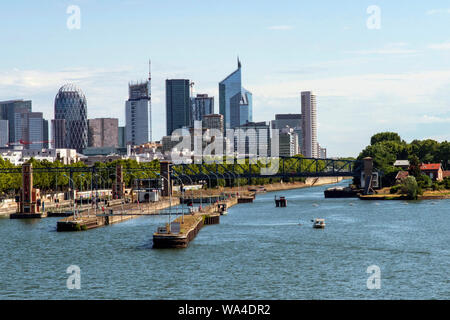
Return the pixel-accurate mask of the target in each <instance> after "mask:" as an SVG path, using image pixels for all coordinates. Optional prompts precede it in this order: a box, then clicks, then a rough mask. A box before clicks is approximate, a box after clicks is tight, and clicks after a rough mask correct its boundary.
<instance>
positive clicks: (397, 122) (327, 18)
mask: <svg viewBox="0 0 450 320" xmlns="http://www.w3.org/2000/svg"><path fill="white" fill-rule="evenodd" d="M74 4H76V5H79V6H80V8H81V13H82V22H81V29H80V30H68V29H67V27H66V19H67V17H68V15H67V14H66V9H67V6H68V5H69V3H64V2H62V3H61V2H60V3H58V2H55V1H49V2H47V3H46V4H37V3H36V4H35V3H30V4H29V5H28V7H29V9H30V10H27V11H26V12H25V11H23V10H20V7H21V6H20V5H19V4H15V3H11V4H4V5H3V6H5V10H2V13H0V18H1V19H0V21H1V22H0V25H1V26H2V28H4V29H14V30H15V34H16V36H17V37H19V38H20V39H21V41H19V42H14V43H15V45H14V47H13V48H11V49H10V50H6V51H4V52H2V53H1V54H0V57H1V58H2V59H0V100H1V101H5V100H14V99H26V100H32V101H33V105H34V110H35V111H39V112H43V113H44V118H45V119H52V109H53V106H52V104H53V101H52V100H53V98H54V95H55V93H56V91H57V90H58V88H59V87H60V86H62V85H63V84H65V83H72V82H73V83H75V84H77V85H78V86H79V87H81V88H82V89H83V91H84V92H85V94H86V96H87V99H88V101H89V111H88V118H98V117H106V116H113V117H117V118H119V119H120V124H121V125H124V123H125V121H124V120H125V115H124V112H123V101H125V100H126V98H127V87H126V86H127V83H128V82H129V81H130V80H134V79H140V78H141V79H145V78H146V71H144V70H145V69H146V64H145V61H147V59H148V58H149V57H151V58H152V60H153V61H154V63H153V66H154V67H153V69H154V70H153V74H154V77H153V110H154V112H153V118H154V119H153V123H154V124H155V128H154V134H153V140H157V139H160V137H162V136H163V135H164V132H165V125H164V123H163V121H162V120H163V119H164V118H163V117H164V110H165V99H164V96H165V88H164V80H165V79H168V78H189V79H193V80H194V81H195V82H196V88H195V89H196V90H198V93H207V94H209V95H210V96H213V97H215V98H216V99H218V88H217V83H218V82H219V81H220V80H221V79H223V77H224V75H227V74H229V71H230V70H233V68H234V65H235V57H236V56H237V55H239V56H240V58H241V60H242V61H243V63H244V64H245V69H246V70H245V73H244V75H243V76H244V79H243V83H244V84H245V86H246V87H247V88H248V89H249V90H250V91H251V92H252V93H253V97H254V110H253V114H254V119H253V120H254V121H264V120H265V121H268V120H271V119H274V115H275V114H277V113H300V101H299V98H298V97H299V94H300V92H301V91H309V90H310V91H313V92H314V93H315V94H316V95H317V97H318V102H317V103H318V106H319V108H318V115H317V117H318V140H319V141H320V143H321V144H323V145H324V146H326V147H327V149H328V154H329V156H331V157H332V156H356V155H357V153H358V152H359V150H361V149H362V147H363V146H364V145H365V141H367V139H368V138H369V137H370V136H371V135H372V134H374V133H376V132H380V131H398V132H399V133H400V134H401V136H402V137H404V138H405V139H406V140H408V141H411V140H412V139H414V138H419V139H426V138H434V139H436V140H439V141H442V140H448V139H450V136H449V133H448V129H447V127H448V124H449V121H450V120H449V119H450V112H449V109H450V108H449V101H450V96H449V95H448V92H449V90H448V88H450V64H449V59H448V57H449V53H450V50H448V49H449V48H450V46H449V45H448V37H447V36H446V35H445V33H444V32H445V31H444V30H446V28H445V26H446V24H445V23H446V21H448V18H449V14H448V12H447V11H446V10H445V9H446V8H447V7H448V5H447V4H446V3H445V2H444V1H430V2H427V3H414V4H408V10H406V11H405V10H402V9H403V8H402V6H401V5H400V4H398V3H397V4H395V3H389V2H388V1H379V2H378V5H379V7H380V8H381V17H382V18H381V19H382V20H381V21H382V22H381V29H380V30H370V29H368V28H367V26H366V20H367V19H368V17H369V16H370V15H369V14H367V12H366V10H367V8H368V7H369V6H370V5H371V4H372V3H369V2H365V1H363V2H362V3H361V4H358V5H355V4H354V3H352V2H350V1H343V2H342V3H340V4H337V3H333V2H331V1H325V2H324V3H323V4H322V5H320V6H319V5H314V4H310V3H298V2H294V1H286V2H284V3H283V6H280V7H277V6H275V5H270V4H269V2H264V1H262V2H258V8H255V6H254V5H253V4H254V3H253V2H251V1H249V2H247V3H242V4H241V3H239V6H240V7H241V8H242V9H243V12H246V14H247V17H248V22H250V21H251V22H252V24H253V25H252V27H249V26H247V24H246V27H245V29H246V32H245V33H242V32H241V30H240V26H241V27H244V26H243V25H242V23H243V22H241V24H239V23H236V21H239V17H241V18H242V14H235V12H233V13H232V12H231V10H230V11H228V10H224V11H221V10H219V9H223V8H222V7H223V5H221V4H215V3H212V4H210V3H208V8H210V9H211V10H210V13H211V15H210V16H208V21H209V22H210V27H209V28H204V27H203V26H201V25H200V24H198V25H196V24H193V25H192V24H191V28H186V29H190V30H181V31H180V28H179V26H180V25H182V24H183V22H184V21H185V19H192V18H193V17H195V16H196V15H199V16H201V15H202V14H204V13H205V12H204V11H203V10H199V8H200V7H201V6H202V4H199V5H198V6H197V5H189V6H188V5H187V4H180V6H179V7H177V9H176V10H184V11H185V12H187V15H188V16H189V17H187V18H183V17H182V18H180V17H177V19H178V20H174V18H171V17H170V15H168V12H169V10H168V8H171V7H173V6H171V4H170V3H169V4H163V3H153V2H149V3H147V2H141V1H133V2H130V1H127V2H123V3H120V4H118V5H115V6H113V8H111V11H110V13H109V15H106V17H104V16H102V12H103V10H104V8H105V6H106V4H105V3H102V2H97V3H87V2H85V1H74ZM324 4H325V5H324ZM350 4H351V5H350ZM230 7H233V6H232V5H230ZM325 7H326V8H327V10H324V8H325ZM250 8H252V10H250ZM18 10H20V12H21V14H22V15H23V19H21V20H20V23H19V21H18V20H16V19H11V17H10V16H13V14H12V13H15V12H18ZM197 11H198V13H197ZM218 11H220V13H221V14H222V16H220V17H219V16H218V15H219V14H218ZM8 12H9V13H10V14H11V15H10V14H7V13H8ZM121 12H123V13H121ZM149 12H150V13H149ZM267 12H271V13H272V14H271V15H270V18H269V17H267V18H265V19H261V17H264V16H265V14H266V13H267ZM336 12H337V14H335V13H336ZM44 13H45V16H46V21H42V19H41V18H40V17H41V15H44ZM130 15H131V16H134V17H136V19H133V20H134V21H133V23H130V22H129V20H127V19H128V17H129V16H130ZM144 15H149V19H146V20H145V19H140V17H142V16H144ZM317 17H320V18H321V19H319V20H320V24H319V23H317V20H318V19H317ZM123 19H125V20H126V21H127V23H120V22H121V21H122V20H123ZM315 20H316V21H315ZM190 21H192V20H190ZM171 23H172V25H169V24H171ZM424 24H426V25H427V28H426V30H424V29H421V28H420V25H424ZM36 25H38V26H39V28H35V26H36ZM161 25H164V26H165V25H167V29H166V30H165V32H163V34H158V32H156V30H158V26H161ZM224 28H226V29H227V32H226V33H224V31H221V30H223V29H224ZM206 29H208V30H206ZM30 30H32V32H30ZM140 30H145V33H144V31H140ZM305 30H307V31H308V32H305ZM175 31H176V32H175ZM180 32H181V33H180ZM113 34H114V35H117V39H118V40H117V41H115V39H116V38H115V37H112V35H113ZM187 34H189V35H196V36H197V37H198V38H205V37H206V38H207V39H209V41H210V42H211V45H209V46H205V47H204V50H198V47H197V42H196V41H192V37H187V36H186V35H187ZM48 35H52V37H48ZM125 35H127V37H125ZM0 37H1V39H2V40H3V41H2V42H3V43H9V42H11V40H12V38H11V35H8V34H2V35H1V36H0ZM419 38H420V39H422V40H419ZM38 39H39V41H38ZM141 39H148V41H147V43H145V42H146V41H144V42H142V41H141ZM169 39H175V40H177V41H178V43H177V45H176V46H174V47H170V46H168V44H169V42H168V40H169ZM300 39H303V40H302V41H299V40H300ZM55 40H57V41H55ZM37 41H38V42H37ZM233 41H234V42H235V43H239V45H234V46H230V45H229V44H230V43H231V42H233ZM136 43H138V44H136ZM156 44H158V45H156ZM166 44H167V45H166ZM311 44H312V45H311ZM132 45H133V46H137V50H133V52H130V51H129V50H127V47H128V46H132ZM194 47H195V48H197V49H196V50H195V51H194V49H192V48H194ZM27 48H33V50H28V49H27ZM99 48H102V49H99ZM274 48H277V50H273V49H274ZM306 48H307V49H306ZM190 51H191V52H196V55H195V56H194V55H191V54H189V52H190ZM31 52H32V53H33V54H32V55H31ZM31 57H32V58H31ZM216 101H218V100H216ZM424 106H425V107H424ZM393 111H394V112H393ZM348 141H352V143H348Z"/></svg>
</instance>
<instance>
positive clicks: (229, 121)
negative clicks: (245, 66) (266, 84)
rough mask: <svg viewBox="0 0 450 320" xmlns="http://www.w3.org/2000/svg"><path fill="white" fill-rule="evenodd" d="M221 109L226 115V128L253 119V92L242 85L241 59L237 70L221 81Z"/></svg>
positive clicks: (224, 115) (221, 112)
mask: <svg viewBox="0 0 450 320" xmlns="http://www.w3.org/2000/svg"><path fill="white" fill-rule="evenodd" d="M219 109H220V110H219V112H220V114H222V115H223V117H224V122H225V128H226V129H230V128H231V129H232V128H235V127H237V126H240V125H244V124H245V123H247V122H252V121H253V110H252V109H253V98H252V93H251V92H250V91H248V90H246V89H244V88H243V87H242V73H241V62H240V61H239V59H238V68H237V70H236V71H234V72H233V73H232V74H230V75H229V76H228V77H226V78H225V79H224V80H223V81H221V82H220V83H219Z"/></svg>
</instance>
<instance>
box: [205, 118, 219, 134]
mask: <svg viewBox="0 0 450 320" xmlns="http://www.w3.org/2000/svg"><path fill="white" fill-rule="evenodd" d="M202 127H203V128H206V129H217V130H219V131H220V132H222V133H223V115H221V114H206V115H204V116H203V121H202Z"/></svg>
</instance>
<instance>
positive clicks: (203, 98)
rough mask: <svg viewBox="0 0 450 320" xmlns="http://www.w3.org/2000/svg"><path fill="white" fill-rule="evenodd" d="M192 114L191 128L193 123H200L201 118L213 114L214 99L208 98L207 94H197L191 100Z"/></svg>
mask: <svg viewBox="0 0 450 320" xmlns="http://www.w3.org/2000/svg"><path fill="white" fill-rule="evenodd" d="M191 104H192V114H191V127H193V126H194V121H202V120H203V117H204V116H205V115H208V114H213V113H214V97H208V95H207V94H197V96H196V97H195V98H194V97H192V98H191Z"/></svg>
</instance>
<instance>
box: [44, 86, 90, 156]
mask: <svg viewBox="0 0 450 320" xmlns="http://www.w3.org/2000/svg"><path fill="white" fill-rule="evenodd" d="M52 129H53V130H52V131H53V141H54V147H55V148H68V149H76V150H77V152H80V153H81V152H82V150H83V149H85V148H87V145H88V121H87V101H86V97H85V96H84V93H83V91H81V89H79V88H78V87H76V86H75V85H73V84H66V85H64V86H62V87H61V89H59V91H58V94H57V95H56V97H55V119H54V120H53V123H52Z"/></svg>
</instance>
